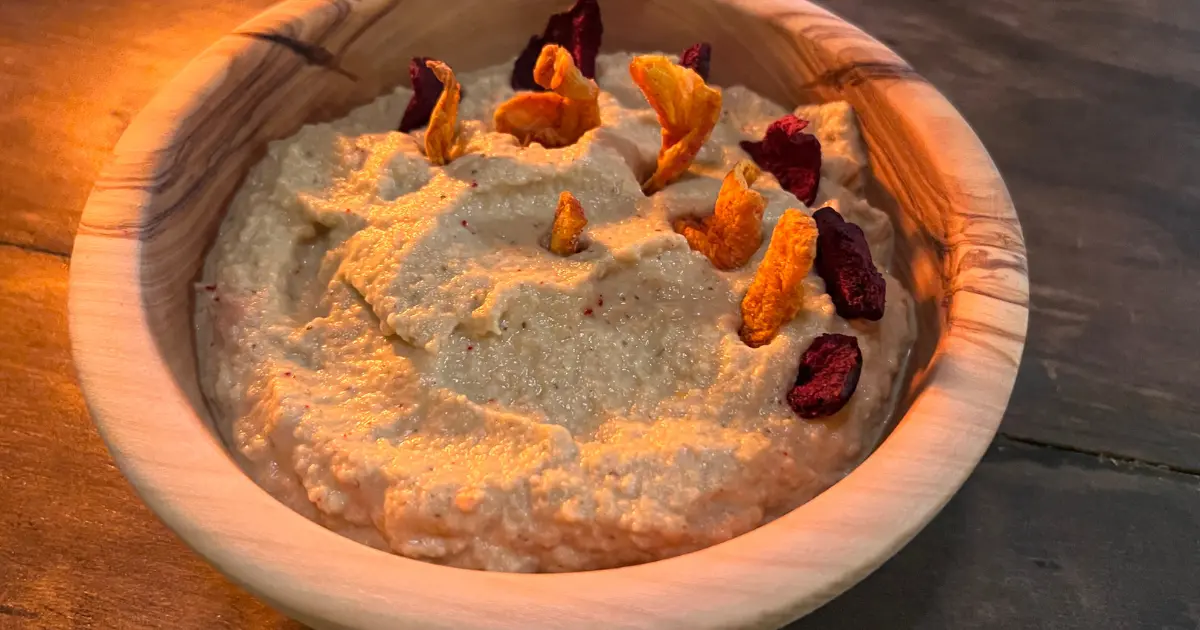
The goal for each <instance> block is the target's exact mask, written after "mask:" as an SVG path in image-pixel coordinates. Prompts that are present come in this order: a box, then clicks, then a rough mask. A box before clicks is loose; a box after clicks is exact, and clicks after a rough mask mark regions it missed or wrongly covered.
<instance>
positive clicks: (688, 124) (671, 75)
mask: <svg viewBox="0 0 1200 630" xmlns="http://www.w3.org/2000/svg"><path fill="white" fill-rule="evenodd" d="M629 74H630V75H631V76H632V77H633V82H634V83H636V84H637V86H638V87H639V88H641V90H642V94H643V95H645V97H646V100H647V101H649V103H650V106H651V107H653V108H654V111H655V112H656V113H657V114H658V122H659V124H660V125H662V148H661V149H659V151H658V166H657V168H656V169H655V171H654V174H653V175H651V176H650V179H648V180H646V182H645V183H644V184H642V192H644V193H646V194H647V195H649V194H651V193H654V192H655V191H658V190H661V189H662V188H663V187H664V186H666V185H667V184H669V183H671V182H673V181H675V180H676V179H678V178H679V176H680V175H682V174H683V172H684V171H686V170H687V169H688V166H689V165H691V163H692V160H694V159H696V154H698V153H700V147H702V146H704V143H705V142H706V141H707V140H708V136H709V135H710V134H711V133H712V130H713V127H715V126H716V125H717V118H718V117H719V116H720V115H721V91H720V90H717V89H715V88H711V87H709V86H708V85H706V84H705V83H704V79H702V78H700V75H698V74H696V72H695V71H694V70H690V69H688V68H684V67H682V66H679V65H676V64H674V63H671V60H670V59H669V58H667V57H664V56H662V55H641V56H638V57H634V58H633V61H631V62H630V63H629Z"/></svg>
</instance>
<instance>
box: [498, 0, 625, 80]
mask: <svg viewBox="0 0 1200 630" xmlns="http://www.w3.org/2000/svg"><path fill="white" fill-rule="evenodd" d="M603 36H604V24H603V23H602V22H601V20H600V3H599V2H598V1H597V0H578V1H577V2H576V3H575V6H573V7H571V8H570V9H569V10H567V11H566V12H564V13H555V14H554V15H551V16H550V20H549V21H547V22H546V30H544V31H542V35H541V36H540V37H539V36H537V35H534V36H533V37H531V38H529V43H527V44H526V45H525V49H524V50H522V51H521V54H520V55H518V56H517V60H516V61H515V62H514V63H513V72H512V78H511V80H510V83H511V84H512V88H513V89H514V90H533V91H535V92H544V91H545V90H546V88H544V87H542V86H540V85H538V83H537V81H534V80H533V67H534V66H535V65H537V59H538V55H540V54H541V53H542V48H544V47H545V46H546V45H547V44H558V45H559V46H562V47H563V48H565V49H567V51H568V52H570V53H571V57H572V59H574V60H575V66H576V67H577V68H579V71H580V72H582V73H583V76H585V77H587V78H589V79H594V78H596V55H598V54H599V53H600V40H601V39H602V38H603Z"/></svg>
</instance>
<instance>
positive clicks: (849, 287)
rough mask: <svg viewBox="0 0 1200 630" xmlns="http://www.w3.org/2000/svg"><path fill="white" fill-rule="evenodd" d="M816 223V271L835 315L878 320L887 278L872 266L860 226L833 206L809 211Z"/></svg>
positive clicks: (883, 303)
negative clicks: (823, 282) (845, 217)
mask: <svg viewBox="0 0 1200 630" xmlns="http://www.w3.org/2000/svg"><path fill="white" fill-rule="evenodd" d="M813 219H814V220H815V221H816V222H817V256H816V261H815V262H816V264H815V265H813V266H814V267H816V270H817V274H818V275H820V276H821V279H822V280H824V281H825V291H826V292H827V293H829V297H830V298H831V299H832V300H833V306H834V308H836V309H837V314H838V315H840V316H841V317H843V318H844V319H867V320H871V321H879V320H880V319H882V318H883V308H884V305H885V303H886V301H887V281H886V280H884V278H883V274H881V273H879V270H878V269H876V268H875V262H874V261H873V260H872V259H871V248H870V247H869V246H868V245H867V237H866V236H865V235H864V234H863V231H862V228H860V227H858V226H857V225H855V224H853V223H851V222H849V221H847V220H845V219H844V218H842V215H840V214H838V212H837V210H834V209H833V208H821V209H820V210H817V211H816V212H814V213H813Z"/></svg>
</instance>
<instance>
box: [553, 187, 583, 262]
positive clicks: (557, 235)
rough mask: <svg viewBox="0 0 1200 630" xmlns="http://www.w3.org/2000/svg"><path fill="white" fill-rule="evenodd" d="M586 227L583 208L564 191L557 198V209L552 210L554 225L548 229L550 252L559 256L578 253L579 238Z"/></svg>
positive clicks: (573, 197) (572, 196)
mask: <svg viewBox="0 0 1200 630" xmlns="http://www.w3.org/2000/svg"><path fill="white" fill-rule="evenodd" d="M585 227H587V217H586V216H584V214H583V206H581V205H580V204H579V200H578V199H576V198H575V195H572V194H571V193H570V192H568V191H566V190H564V191H563V192H562V194H560V195H559V196H558V207H557V208H555V209H554V225H553V226H552V227H551V228H550V251H551V252H553V253H555V254H558V255H559V256H570V255H571V254H574V253H575V252H578V251H579V237H580V236H581V235H582V234H583V228H585Z"/></svg>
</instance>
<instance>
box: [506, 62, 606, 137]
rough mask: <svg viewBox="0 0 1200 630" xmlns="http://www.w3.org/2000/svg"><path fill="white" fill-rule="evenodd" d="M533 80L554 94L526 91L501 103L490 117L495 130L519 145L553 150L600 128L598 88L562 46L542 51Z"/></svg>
mask: <svg viewBox="0 0 1200 630" xmlns="http://www.w3.org/2000/svg"><path fill="white" fill-rule="evenodd" d="M534 78H536V79H537V80H538V82H539V83H541V84H542V85H543V86H545V87H546V88H547V89H550V90H554V91H553V92H535V93H530V92H525V93H522V94H517V95H516V96H514V97H512V98H510V99H508V100H507V101H505V102H504V103H501V104H500V106H499V107H497V108H496V113H495V115H494V118H493V123H494V124H495V126H496V131H499V132H501V133H509V134H512V135H514V136H516V137H517V139H518V140H520V141H521V143H522V144H529V143H530V142H539V143H541V144H542V145H543V146H546V147H551V148H553V147H565V146H567V145H570V144H574V143H575V142H577V141H578V140H579V138H580V137H582V136H583V134H584V133H587V131H588V130H589V129H594V128H596V127H598V126H600V103H599V101H598V100H597V99H598V98H599V97H600V88H599V87H597V86H596V82H595V81H592V80H591V79H588V78H586V77H584V76H583V74H581V73H580V72H579V69H578V68H576V67H575V63H574V61H573V60H572V58H571V55H570V54H568V53H567V51H566V50H565V49H563V48H562V47H561V46H555V45H549V46H546V47H545V48H543V49H542V54H541V56H539V57H538V61H537V66H536V67H535V68H534Z"/></svg>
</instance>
